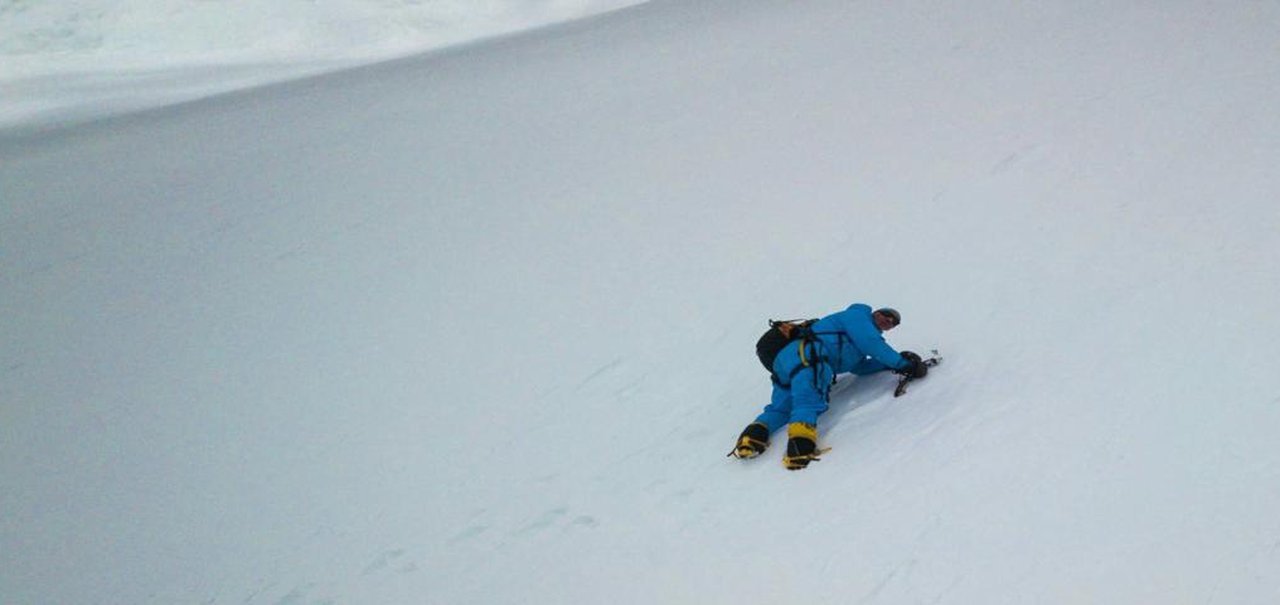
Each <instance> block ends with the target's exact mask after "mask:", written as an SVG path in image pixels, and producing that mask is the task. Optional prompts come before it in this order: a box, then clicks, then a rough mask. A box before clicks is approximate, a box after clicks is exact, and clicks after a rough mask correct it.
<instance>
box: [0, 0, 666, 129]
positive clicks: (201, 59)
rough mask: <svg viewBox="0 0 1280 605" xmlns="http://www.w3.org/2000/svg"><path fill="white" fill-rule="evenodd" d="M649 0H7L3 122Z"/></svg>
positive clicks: (353, 59) (160, 101) (222, 86)
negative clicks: (41, 0)
mask: <svg viewBox="0 0 1280 605" xmlns="http://www.w3.org/2000/svg"><path fill="white" fill-rule="evenodd" d="M642 1H644V0H323V1H317V0H269V1H268V0H216V1H210V0H56V1H43V2H40V1H32V0H0V91H2V92H0V129H2V128H14V127H17V126H23V127H31V126H33V125H34V126H46V125H49V124H52V123H60V122H67V121H84V120H88V119H92V118H96V117H101V116H103V115H110V114H114V113H120V112H124V111H131V110H138V109H142V108H148V107H155V106H159V105H165V104H172V103H176V102H182V101H189V100H192V99H198V98H202V97H206V96H210V95H213V94H217V93H223V92H227V91H231V90H236V89H240V88H246V87H252V86H260V85H263V84H268V83H272V82H277V81H281V80H288V79H296V78H299V77H303V76H306V75H310V74H316V73H321V72H325V71H333V70H336V69H341V68H344V67H350V66H354V65H360V64H367V63H371V62H375V61H379V60H386V59H389V58H393V57H398V56H403V55H406V54H410V53H421V52H423V51H425V50H429V49H439V48H444V47H447V46H451V45H457V44H460V43H466V42H472V41H474V40H476V39H480V38H488V37H493V36H499V35H503V34H510V33H512V32H518V31H522V30H526V29H530V28H536V27H539V26H544V25H547V24H550V23H555V22H559V21H565V20H569V19H577V18H582V17H587V16H590V15H594V14H597V13H602V12H607V11H609V10H613V9H617V8H621V7H625V6H629V5H633V4H637V3H640V2H642Z"/></svg>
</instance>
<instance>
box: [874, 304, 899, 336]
mask: <svg viewBox="0 0 1280 605" xmlns="http://www.w3.org/2000/svg"><path fill="white" fill-rule="evenodd" d="M871 320H872V321H874V322H875V323H876V327H877V328H879V329H880V331H881V332H888V331H889V330H892V329H894V328H896V327H897V326H898V324H900V323H902V314H901V313H898V311H897V309H891V308H889V307H884V308H882V309H876V310H875V312H874V313H872V314H871Z"/></svg>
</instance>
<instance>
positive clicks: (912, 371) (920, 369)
mask: <svg viewBox="0 0 1280 605" xmlns="http://www.w3.org/2000/svg"><path fill="white" fill-rule="evenodd" d="M900 355H902V358H903V359H905V360H907V365H906V367H904V368H902V369H901V370H898V373H899V374H902V375H903V376H910V377H911V378H913V379H915V378H924V377H925V375H926V374H928V373H929V366H927V365H925V363H924V360H923V359H920V356H919V355H916V354H915V353H912V352H911V351H903V352H902V353H900Z"/></svg>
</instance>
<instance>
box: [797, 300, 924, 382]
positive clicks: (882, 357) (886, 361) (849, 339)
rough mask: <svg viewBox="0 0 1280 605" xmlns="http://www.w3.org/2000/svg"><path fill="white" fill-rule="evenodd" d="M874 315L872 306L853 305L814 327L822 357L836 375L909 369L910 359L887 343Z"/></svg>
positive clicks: (823, 319)
mask: <svg viewBox="0 0 1280 605" xmlns="http://www.w3.org/2000/svg"><path fill="white" fill-rule="evenodd" d="M871 313H872V311H871V307H869V306H867V305H864V304H860V303H859V304H853V305H850V306H849V308H848V309H845V310H843V311H839V312H837V313H832V314H831V315H828V316H826V317H823V318H822V319H819V320H818V322H817V323H815V324H813V332H814V335H815V336H817V339H818V342H817V343H815V345H814V346H815V347H816V348H817V349H818V351H817V353H818V356H819V357H823V358H825V359H826V362H827V363H828V364H829V365H830V366H831V369H832V370H834V373H836V374H844V373H850V372H851V373H854V374H873V373H875V372H879V371H881V370H890V369H892V370H900V369H903V368H905V367H906V366H907V360H906V359H904V358H903V357H902V355H899V354H898V352H897V351H895V350H893V347H890V346H889V344H888V343H886V342H885V341H884V336H883V335H882V334H881V333H880V328H877V327H876V322H875V320H873V319H872V318H871Z"/></svg>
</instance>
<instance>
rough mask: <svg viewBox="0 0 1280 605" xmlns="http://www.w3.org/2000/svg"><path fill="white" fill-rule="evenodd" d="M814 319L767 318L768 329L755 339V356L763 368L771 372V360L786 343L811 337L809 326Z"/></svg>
mask: <svg viewBox="0 0 1280 605" xmlns="http://www.w3.org/2000/svg"><path fill="white" fill-rule="evenodd" d="M816 321H818V320H816V319H790V320H785V321H775V320H772V319H770V320H769V329H768V330H767V331H766V332H765V333H764V335H762V336H761V337H760V340H758V341H756V357H759V358H760V363H761V364H763V365H764V369H766V370H768V371H769V373H770V374H773V360H774V359H775V358H777V357H778V352H779V351H781V350H782V348H783V347H785V346H787V343H789V342H791V341H793V340H800V339H808V338H812V337H813V328H812V327H811V326H812V325H813V323H814V322H816Z"/></svg>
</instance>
